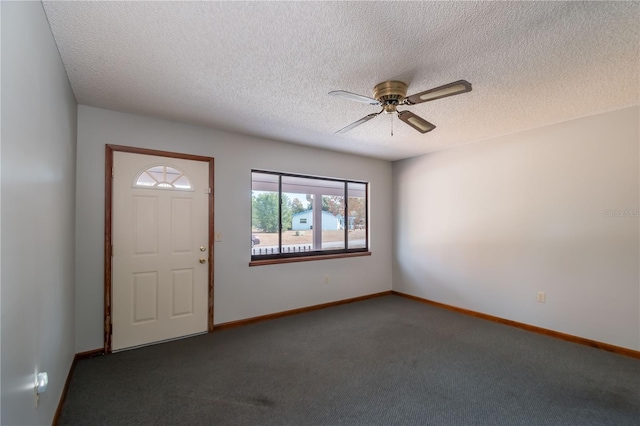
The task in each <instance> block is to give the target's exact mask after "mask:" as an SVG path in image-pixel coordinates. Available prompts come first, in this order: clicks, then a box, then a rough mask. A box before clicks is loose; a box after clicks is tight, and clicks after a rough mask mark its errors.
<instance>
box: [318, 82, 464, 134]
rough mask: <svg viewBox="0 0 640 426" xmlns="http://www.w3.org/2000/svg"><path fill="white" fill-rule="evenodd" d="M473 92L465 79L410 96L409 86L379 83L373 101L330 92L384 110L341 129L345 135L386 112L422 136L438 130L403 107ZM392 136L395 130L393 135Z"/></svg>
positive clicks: (338, 92)
mask: <svg viewBox="0 0 640 426" xmlns="http://www.w3.org/2000/svg"><path fill="white" fill-rule="evenodd" d="M470 91H471V83H469V82H468V81H466V80H458V81H454V82H453V83H449V84H445V85H444V86H440V87H436V88H434V89H430V90H426V91H424V92H420V93H416V94H415V95H411V96H407V85H406V84H405V83H403V82H402V81H396V80H391V81H383V82H382V83H380V84H377V85H376V86H375V87H374V88H373V98H369V97H367V96H362V95H358V94H355V93H351V92H346V91H344V90H335V91H333V92H329V94H330V95H332V96H340V97H342V98H346V99H350V100H352V101H356V102H362V103H365V104H369V105H376V106H381V107H382V109H381V110H380V111H379V112H375V113H373V114H369V115H367V116H365V117H362V118H361V119H360V120H358V121H355V122H353V123H351V124H349V125H348V126H346V127H343V128H342V129H340V130H338V131H337V132H336V133H345V132H348V131H349V130H351V129H353V128H354V127H357V126H359V125H361V124H362V123H366V122H367V121H369V120H371V119H372V118H375V117H377V116H378V115H380V114H382V113H383V112H385V113H387V114H393V113H394V112H395V113H397V114H398V118H399V119H400V120H402V121H404V122H405V123H407V124H408V125H409V126H411V127H413V128H414V129H416V130H417V131H419V132H420V133H427V132H430V131H432V130H433V129H435V128H436V126H434V125H433V124H431V123H429V122H428V121H427V120H425V119H424V118H422V117H419V116H417V115H416V114H414V113H412V112H410V111H398V109H397V108H398V106H400V105H407V106H409V105H416V104H420V103H422V102H428V101H435V100H436V99H442V98H446V97H447V96H453V95H459V94H461V93H466V92H470ZM391 134H392V135H393V130H392V132H391Z"/></svg>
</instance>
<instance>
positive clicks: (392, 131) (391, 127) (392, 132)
mask: <svg viewBox="0 0 640 426" xmlns="http://www.w3.org/2000/svg"><path fill="white" fill-rule="evenodd" d="M389 115H390V116H391V136H393V114H389Z"/></svg>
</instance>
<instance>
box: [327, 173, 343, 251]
mask: <svg viewBox="0 0 640 426" xmlns="http://www.w3.org/2000/svg"><path fill="white" fill-rule="evenodd" d="M332 183H333V182H332ZM339 183H340V185H342V188H341V191H338V188H331V189H329V188H323V192H324V193H323V195H322V250H338V249H344V248H345V245H344V182H339ZM338 193H339V194H340V195H328V194H338Z"/></svg>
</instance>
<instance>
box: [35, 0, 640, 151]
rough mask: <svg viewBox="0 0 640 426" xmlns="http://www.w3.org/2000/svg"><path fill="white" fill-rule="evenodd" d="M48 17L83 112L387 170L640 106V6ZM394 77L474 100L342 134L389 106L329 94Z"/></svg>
mask: <svg viewBox="0 0 640 426" xmlns="http://www.w3.org/2000/svg"><path fill="white" fill-rule="evenodd" d="M44 7H45V11H46V13H47V16H48V18H49V22H50V24H51V28H52V31H53V35H54V37H55V40H56V43H57V44H58V48H59V50H60V54H61V56H62V60H63V62H64V65H65V67H66V69H67V73H68V75H69V79H70V81H71V86H72V88H73V91H74V92H75V95H76V98H77V100H78V102H79V103H80V104H83V105H91V106H96V107H100V108H107V109H112V110H117V111H125V112H133V113H140V114H145V115H152V116H158V117H163V118H168V119H172V120H177V121H184V122H190V123H197V124H202V125H206V126H209V127H213V128H217V129H222V130H227V131H231V132H236V133H241V134H247V135H253V136H260V137H263V138H269V139H276V140H283V141H287V142H293V143H299V144H304V145H313V146H318V147H322V148H328V149H333V150H339V151H344V152H351V153H356V154H361V155H365V156H370V157H377V158H383V159H388V160H396V159H401V158H407V157H411V156H415V155H419V154H424V153H428V152H433V151H437V150H442V149H447V148H451V147H454V146H456V145H460V144H466V143H471V142H476V141H480V140H484V139H487V138H491V137H495V136H499V135H504V134H509V133H515V132H518V131H522V130H525V129H530V128H535V127H540V126H544V125H548V124H552V123H557V122H561V121H566V120H570V119H573V118H577V117H583V116H588V115H592V114H597V113H600V112H604V111H610V110H615V109H619V108H623V107H626V106H630V105H637V104H640V77H639V70H640V52H639V49H640V35H639V28H640V25H639V24H638V22H640V3H639V2H526V3H520V2H479V3H478V2H410V3H408V2H375V3H369V2H57V1H45V2H44ZM389 79H399V80H402V81H404V82H406V83H407V84H408V85H409V90H408V94H413V93H416V92H421V91H424V90H427V89H430V88H432V87H435V86H440V85H442V84H446V83H449V82H452V81H455V80H460V79H465V80H468V81H469V82H471V83H472V84H473V91H472V92H470V93H466V94H462V95H459V96H454V97H449V98H446V99H440V100H436V101H433V102H427V103H423V104H420V105H415V106H412V107H409V108H407V109H409V110H411V111H412V112H414V113H416V114H418V115H420V116H422V117H424V118H425V119H426V120H428V121H430V122H432V123H433V124H435V125H436V126H437V128H436V129H435V130H434V131H432V132H430V133H427V134H424V135H423V134H420V133H418V132H416V131H415V130H413V129H412V128H410V127H409V126H407V125H406V124H405V123H402V122H400V121H399V120H398V119H397V117H394V122H393V129H394V136H391V135H390V130H391V116H389V115H385V114H383V115H380V116H378V117H377V118H375V119H374V120H371V121H369V122H367V123H365V124H363V125H361V126H359V127H357V128H355V129H353V130H351V131H350V132H348V133H345V134H335V133H334V132H335V131H336V130H338V129H341V128H342V127H344V126H346V125H347V124H349V123H351V122H353V121H355V120H357V119H359V118H362V117H363V116H365V115H367V114H370V113H373V112H377V111H378V110H379V108H378V107H374V106H369V105H366V104H362V103H357V102H353V101H349V100H346V99H342V98H337V97H333V96H328V95H327V93H328V92H329V91H331V90H346V91H349V92H354V93H359V94H362V95H365V96H372V89H373V86H374V85H376V84H377V83H379V82H382V81H385V80H389ZM212 143H213V142H212Z"/></svg>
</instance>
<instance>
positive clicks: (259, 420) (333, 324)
mask: <svg viewBox="0 0 640 426" xmlns="http://www.w3.org/2000/svg"><path fill="white" fill-rule="evenodd" d="M59 423H60V424H62V425H510V426H515V425H579V426H588V425H612V426H622V425H633V426H638V425H640V360H637V359H634V358H629V357H625V356H622V355H617V354H613V353H610V352H606V351H602V350H598V349H594V348H591V347H587V346H582V345H578V344H574V343H570V342H566V341H562V340H558V339H554V338H550V337H547V336H542V335H538V334H535V333H531V332H527V331H524V330H520V329H517V328H513V327H509V326H505V325H501V324H498V323H494V322H490V321H485V320H482V319H478V318H474V317H470V316H467V315H463V314H459V313H455V312H452V311H448V310H445V309H441V308H438V307H434V306H430V305H425V304H422V303H419V302H416V301H413V300H409V299H406V298H402V297H399V296H384V297H379V298H375V299H370V300H365V301H361V302H356V303H350V304H346V305H340V306H335V307H331V308H327V309H323V310H318V311H313V312H308V313H304V314H299V315H295V316H290V317H284V318H279V319H275V320H271V321H265V322H261V323H256V324H252V325H247V326H244V327H239V328H233V329H228V330H224V331H220V332H216V333H212V334H206V335H201V336H196V337H192V338H188V339H183V340H178V341H173V342H169V343H164V344H159V345H155V346H149V347H145V348H140V349H135V350H131V351H125V352H120V353H116V354H111V355H107V356H101V357H95V358H91V359H86V360H82V361H80V362H78V364H77V365H76V368H75V370H74V372H73V376H72V377H71V382H70V385H69V389H68V393H67V397H66V400H65V403H64V406H63V409H62V413H61V417H60V422H59Z"/></svg>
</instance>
